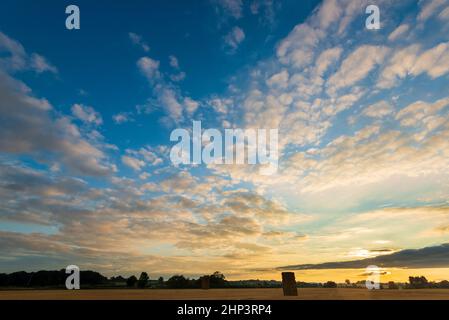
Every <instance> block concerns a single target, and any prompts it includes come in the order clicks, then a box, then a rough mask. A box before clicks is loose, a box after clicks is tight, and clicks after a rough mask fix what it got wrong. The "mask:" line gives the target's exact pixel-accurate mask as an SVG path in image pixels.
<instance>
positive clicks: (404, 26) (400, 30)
mask: <svg viewBox="0 0 449 320" xmlns="http://www.w3.org/2000/svg"><path fill="white" fill-rule="evenodd" d="M409 29H410V26H409V25H408V24H406V23H403V24H401V25H400V26H399V27H397V28H396V29H394V31H393V32H392V33H390V35H389V36H388V41H395V40H397V39H398V38H400V37H401V36H403V35H404V34H405V33H406V32H407V31H408V30H409Z"/></svg>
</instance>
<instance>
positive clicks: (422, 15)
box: [417, 0, 447, 22]
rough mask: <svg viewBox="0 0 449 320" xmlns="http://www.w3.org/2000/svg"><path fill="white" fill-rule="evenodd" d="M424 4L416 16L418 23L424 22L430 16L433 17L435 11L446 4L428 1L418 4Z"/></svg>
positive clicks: (436, 0)
mask: <svg viewBox="0 0 449 320" xmlns="http://www.w3.org/2000/svg"><path fill="white" fill-rule="evenodd" d="M422 3H423V4H424V5H423V6H422V8H421V11H420V12H419V14H418V17H417V20H418V21H419V22H424V21H426V20H427V19H429V18H430V17H431V16H432V15H434V14H435V13H436V12H437V10H438V9H439V8H440V7H441V6H443V5H444V4H446V3H447V2H446V1H445V0H429V1H421V2H420V4H422Z"/></svg>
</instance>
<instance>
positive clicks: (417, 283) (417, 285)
mask: <svg viewBox="0 0 449 320" xmlns="http://www.w3.org/2000/svg"><path fill="white" fill-rule="evenodd" d="M408 280H409V283H410V287H411V288H414V289H422V288H428V287H429V281H427V279H426V277H424V276H421V277H408Z"/></svg>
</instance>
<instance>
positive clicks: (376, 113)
mask: <svg viewBox="0 0 449 320" xmlns="http://www.w3.org/2000/svg"><path fill="white" fill-rule="evenodd" d="M393 112H394V108H393V107H392V106H391V104H389V103H388V102H386V101H379V102H376V103H375V104H372V105H370V106H368V107H366V108H365V109H363V115H365V116H367V117H371V118H382V117H385V116H387V115H389V114H392V113H393Z"/></svg>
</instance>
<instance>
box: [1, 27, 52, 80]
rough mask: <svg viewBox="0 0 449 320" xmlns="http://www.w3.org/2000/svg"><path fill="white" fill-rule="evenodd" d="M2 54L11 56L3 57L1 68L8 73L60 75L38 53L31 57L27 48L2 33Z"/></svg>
mask: <svg viewBox="0 0 449 320" xmlns="http://www.w3.org/2000/svg"><path fill="white" fill-rule="evenodd" d="M0 53H6V54H8V55H9V56H6V57H4V55H3V54H2V55H1V58H0V68H1V69H4V70H6V71H23V70H27V69H30V70H33V71H35V72H36V73H44V72H51V73H58V69H57V68H56V67H55V66H53V65H52V64H51V63H50V62H48V61H47V59H46V58H45V57H43V56H41V55H39V54H37V53H33V54H31V56H29V55H28V54H27V53H26V51H25V48H24V47H23V46H22V44H20V43H19V42H18V41H16V40H14V39H11V38H10V37H8V36H7V35H5V34H4V33H2V32H0Z"/></svg>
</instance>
